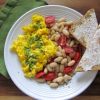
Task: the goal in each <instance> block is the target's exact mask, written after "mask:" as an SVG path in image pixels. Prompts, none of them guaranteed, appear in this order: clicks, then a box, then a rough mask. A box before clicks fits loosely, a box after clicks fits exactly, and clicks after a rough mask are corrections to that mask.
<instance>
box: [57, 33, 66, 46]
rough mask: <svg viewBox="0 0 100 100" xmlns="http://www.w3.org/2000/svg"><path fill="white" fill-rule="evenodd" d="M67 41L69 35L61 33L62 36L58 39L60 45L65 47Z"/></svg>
mask: <svg viewBox="0 0 100 100" xmlns="http://www.w3.org/2000/svg"><path fill="white" fill-rule="evenodd" d="M66 42H67V37H66V36H65V35H63V34H62V35H61V36H60V38H59V39H58V45H60V46H61V47H65V46H66Z"/></svg>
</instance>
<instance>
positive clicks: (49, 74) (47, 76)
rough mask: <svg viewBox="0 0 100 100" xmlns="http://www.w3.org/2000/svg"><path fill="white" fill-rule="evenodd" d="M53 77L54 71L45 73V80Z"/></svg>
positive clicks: (50, 79) (54, 75)
mask: <svg viewBox="0 0 100 100" xmlns="http://www.w3.org/2000/svg"><path fill="white" fill-rule="evenodd" d="M55 77H56V74H55V73H54V72H49V73H48V74H46V75H45V80H46V81H52V80H53V79H54V78H55Z"/></svg>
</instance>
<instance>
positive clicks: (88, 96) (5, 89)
mask: <svg viewBox="0 0 100 100" xmlns="http://www.w3.org/2000/svg"><path fill="white" fill-rule="evenodd" d="M1 1H2V0H0V3H3V2H1ZM62 1H63V0H62ZM66 1H67V0H66ZM51 4H55V3H53V2H52V3H51ZM65 5H66V6H68V7H71V8H73V9H76V10H77V11H79V12H81V13H82V14H84V13H85V12H86V11H87V10H88V9H90V8H95V10H96V14H97V18H98V22H100V8H99V6H100V0H84V1H82V0H79V1H78V0H73V2H69V0H68V3H65ZM84 99H85V100H100V72H99V73H98V75H97V77H96V78H95V80H94V82H93V83H92V84H91V86H90V87H88V89H86V91H84V92H83V93H82V94H80V95H79V96H77V97H75V98H74V99H73V100H84ZM0 100H33V99H32V98H30V97H28V96H26V95H25V94H24V93H22V92H21V91H20V90H19V89H18V88H17V87H16V86H15V85H14V83H13V82H12V81H11V80H10V79H6V78H4V77H3V76H0Z"/></svg>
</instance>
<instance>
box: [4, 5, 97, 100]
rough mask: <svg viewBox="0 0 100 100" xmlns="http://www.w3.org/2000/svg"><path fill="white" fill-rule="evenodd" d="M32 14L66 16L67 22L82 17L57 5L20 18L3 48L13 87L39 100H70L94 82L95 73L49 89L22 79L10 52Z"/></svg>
mask: <svg viewBox="0 0 100 100" xmlns="http://www.w3.org/2000/svg"><path fill="white" fill-rule="evenodd" d="M34 13H40V14H42V15H44V16H47V15H53V16H56V17H57V18H60V17H63V16H66V17H67V19H68V20H77V19H79V18H80V17H81V16H82V15H81V14H80V13H79V12H77V11H75V10H73V9H71V8H68V7H64V6H59V5H49V6H42V7H38V8H35V9H32V10H30V11H28V12H27V13H25V14H24V15H23V16H21V17H20V18H19V19H18V20H17V21H16V22H15V24H14V25H13V26H12V28H11V29H10V31H9V33H8V36H7V39H6V43H5V48H4V58H5V64H6V67H7V70H8V73H9V75H10V77H11V79H12V81H13V82H14V83H15V85H16V86H17V87H18V88H19V89H20V90H22V91H23V92H24V93H25V94H27V95H29V96H31V97H33V98H37V99H41V100H62V99H71V98H73V97H75V96H77V95H79V94H80V93H81V92H83V91H84V90H85V89H86V88H87V87H88V86H89V85H90V84H91V83H92V81H93V80H94V78H95V76H96V74H97V72H80V73H77V74H75V76H74V77H73V78H72V80H71V83H69V84H68V85H64V86H61V87H59V88H57V89H51V88H50V87H49V86H48V85H46V84H39V83H37V82H35V81H34V80H29V79H27V78H25V77H24V75H23V72H22V70H21V65H20V62H19V60H18V57H17V55H16V54H15V53H12V52H11V51H10V46H11V44H12V42H13V41H14V40H15V39H16V38H17V36H18V35H19V34H22V33H23V32H22V29H21V28H22V26H24V25H27V24H28V23H30V21H31V17H32V15H33V14H34Z"/></svg>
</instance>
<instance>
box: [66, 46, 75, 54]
mask: <svg viewBox="0 0 100 100" xmlns="http://www.w3.org/2000/svg"><path fill="white" fill-rule="evenodd" d="M64 50H65V53H72V52H74V50H73V48H71V47H65V48H64Z"/></svg>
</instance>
